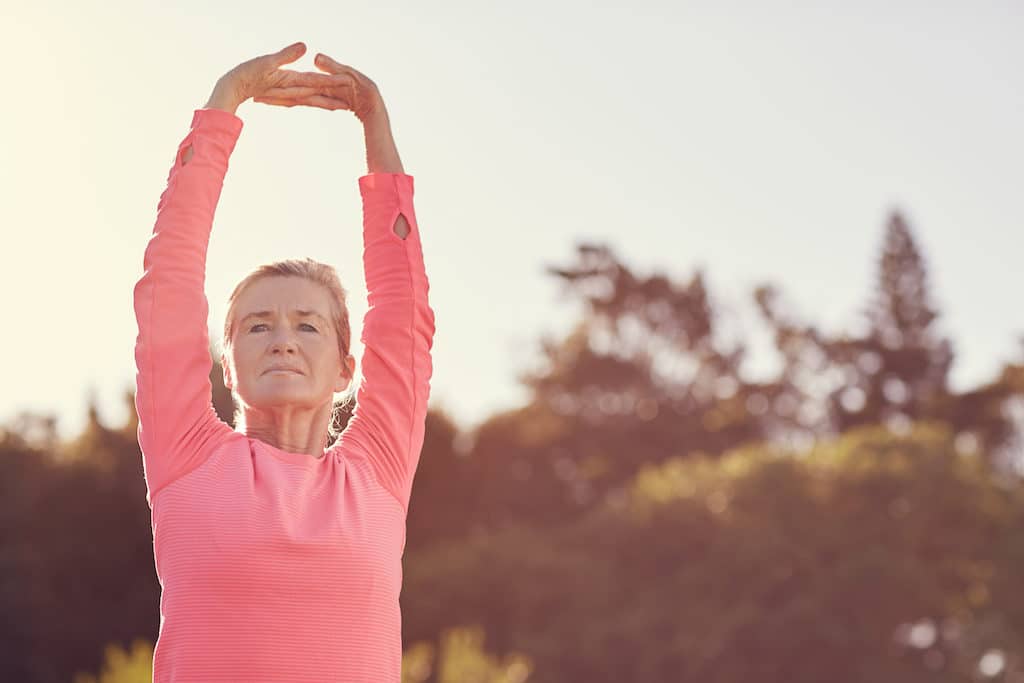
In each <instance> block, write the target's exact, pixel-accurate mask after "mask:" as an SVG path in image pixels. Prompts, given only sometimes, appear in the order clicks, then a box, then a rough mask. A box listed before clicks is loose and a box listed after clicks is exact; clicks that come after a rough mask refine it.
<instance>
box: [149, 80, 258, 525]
mask: <svg viewBox="0 0 1024 683" xmlns="http://www.w3.org/2000/svg"><path fill="white" fill-rule="evenodd" d="M212 103H213V98H211V104H212ZM242 125H243V124H242V120H241V119H240V118H238V117H237V116H235V115H234V114H233V113H231V112H230V111H227V110H224V109H219V108H215V107H209V106H208V108H204V109H197V110H195V111H194V113H193V117H192V126H191V129H190V130H189V132H188V134H187V135H186V136H185V138H184V139H183V140H182V141H181V143H180V144H179V145H178V149H177V153H176V154H175V158H174V163H173V165H172V166H171V170H170V173H169V174H168V176H167V187H166V189H165V190H164V192H163V194H161V195H160V200H159V202H158V204H157V218H156V224H155V226H154V227H153V235H152V237H151V238H150V240H149V243H148V245H147V246H146V252H145V256H144V258H143V269H144V274H143V276H142V278H141V279H139V280H138V282H137V283H136V285H135V289H134V307H135V317H136V322H137V323H138V329H139V332H138V337H137V338H136V343H135V363H136V369H137V373H136V393H135V406H136V409H137V411H138V415H139V427H138V439H139V446H140V448H141V449H142V456H143V469H144V475H145V480H146V488H147V495H146V500H147V502H149V504H150V506H152V499H153V496H155V495H156V493H157V492H158V491H159V490H160V489H161V488H163V487H164V486H166V485H167V484H168V483H170V482H171V481H173V480H175V479H176V478H177V477H179V476H182V475H184V474H186V473H187V472H190V471H191V470H193V469H195V468H196V467H197V466H199V465H200V464H201V463H202V462H203V461H204V460H205V458H206V456H208V455H209V454H210V453H211V451H212V449H213V448H214V447H215V446H216V445H217V444H218V443H220V442H221V440H222V439H223V438H224V437H225V436H226V435H228V434H230V433H231V431H232V430H231V427H230V426H228V425H227V424H225V423H224V422H223V421H222V420H221V419H220V418H219V417H218V416H217V413H216V411H215V410H214V408H213V404H212V385H211V383H210V370H211V368H212V367H213V360H212V358H211V356H210V346H209V333H208V330H207V314H208V311H209V306H208V304H207V300H206V295H205V293H204V283H205V269H206V253H207V246H208V244H209V238H210V230H211V227H212V225H213V217H214V211H215V209H216V207H217V202H218V200H219V199H220V193H221V189H222V187H223V182H224V176H225V174H226V172H227V167H228V157H229V156H230V155H231V152H232V151H233V149H234V147H235V143H236V142H237V140H238V136H239V134H240V133H241V130H242Z"/></svg>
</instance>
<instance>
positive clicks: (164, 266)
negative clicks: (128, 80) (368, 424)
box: [134, 43, 339, 505]
mask: <svg viewBox="0 0 1024 683" xmlns="http://www.w3.org/2000/svg"><path fill="white" fill-rule="evenodd" d="M305 49H306V47H305V45H303V44H302V43H295V44H293V45H291V46H289V47H286V48H284V49H283V50H280V51H279V52H275V53H270V54H266V55H261V56H259V57H255V58H253V59H250V60H248V61H245V62H243V63H241V64H239V65H238V66H236V67H234V68H233V69H231V70H230V71H228V72H227V73H226V74H224V75H223V76H221V77H220V78H219V79H218V80H217V84H216V86H215V87H214V89H213V92H212V93H211V95H210V99H209V101H208V102H207V103H206V106H205V107H204V108H202V109H197V110H195V112H194V114H193V118H192V127H191V129H190V130H189V132H188V134H187V135H186V136H185V138H184V139H183V140H182V141H181V143H180V144H179V145H178V149H177V153H176V154H175V157H174V163H173V164H172V166H171V170H170V173H169V174H168V176H167V188H166V189H165V190H164V192H163V194H161V195H160V201H159V203H158V205H157V219H156V225H155V226H154V228H153V236H152V237H151V238H150V240H149V244H148V245H147V247H146V253H145V256H144V259H143V269H144V274H143V276H142V278H141V279H140V280H139V281H138V282H137V283H136V285H135V290H134V306H135V316H136V321H137V323H138V327H139V333H138V337H137V339H136V344H135V362H136V368H137V374H136V393H135V405H136V409H137V410H138V414H139V428H138V439H139V445H140V447H141V448H142V455H143V467H144V471H145V478H146V487H147V496H146V499H147V501H148V502H149V503H150V505H152V499H153V496H155V495H156V493H157V492H158V491H159V490H160V489H161V488H163V487H164V486H166V485H167V484H168V483H170V482H171V481H173V480H174V479H176V478H177V477H179V476H182V475H184V474H186V473H188V472H190V471H191V470H193V469H194V468H195V467H197V466H198V465H200V464H201V463H202V462H203V461H204V460H205V459H206V457H207V456H208V455H209V454H210V453H211V452H212V450H213V449H214V448H215V447H216V445H217V444H218V443H220V441H221V439H223V438H224V437H225V436H228V435H230V434H231V432H232V431H233V430H232V429H231V427H229V426H228V425H227V424H225V423H224V422H223V421H222V420H221V419H220V418H219V417H218V416H217V414H216V411H215V410H214V408H213V404H212V388H213V387H212V385H211V383H210V370H211V368H212V367H213V360H212V358H211V356H210V348H209V333H208V330H207V326H206V320H207V314H208V311H209V306H208V304H207V300H206V295H205V293H204V284H205V269H206V251H207V246H208V244H209V238H210V229H211V227H212V225H213V217H214V211H215V210H216V207H217V202H218V201H219V199H220V194H221V189H222V187H223V183H224V176H225V174H226V173H227V168H228V158H229V157H230V156H231V153H232V151H233V150H234V147H235V144H236V142H237V141H238V137H239V135H240V133H241V130H242V119H240V118H239V117H238V116H236V115H235V110H236V109H237V108H238V106H239V105H240V104H242V103H243V102H244V101H245V100H247V99H249V98H250V97H255V96H259V95H261V94H263V93H264V92H266V91H267V90H269V89H271V88H275V87H286V88H299V89H300V90H302V91H306V90H317V89H322V88H329V87H331V86H332V85H336V84H337V83H338V81H339V79H337V78H333V77H331V76H328V75H327V74H318V73H302V72H296V71H289V70H287V69H281V68H279V67H280V66H282V65H284V64H287V63H289V62H293V61H295V60H296V59H298V58H299V57H300V56H301V55H302V53H303V52H304V51H305Z"/></svg>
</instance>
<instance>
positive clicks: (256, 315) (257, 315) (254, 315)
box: [242, 310, 327, 323]
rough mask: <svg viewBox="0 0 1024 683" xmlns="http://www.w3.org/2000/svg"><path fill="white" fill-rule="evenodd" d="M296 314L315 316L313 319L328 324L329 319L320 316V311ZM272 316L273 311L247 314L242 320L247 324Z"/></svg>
mask: <svg viewBox="0 0 1024 683" xmlns="http://www.w3.org/2000/svg"><path fill="white" fill-rule="evenodd" d="M295 312H296V313H297V314H298V315H300V316H313V317H316V318H319V319H320V320H321V321H323V322H324V323H326V322H327V318H325V317H323V316H322V315H320V313H319V312H318V311H305V310H298V311H295ZM272 315H274V312H273V311H256V312H254V313H249V314H247V315H246V316H244V317H243V318H242V322H243V323H244V322H245V321H246V320H248V319H249V318H269V317H271V316H272Z"/></svg>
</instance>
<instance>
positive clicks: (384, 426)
mask: <svg viewBox="0 0 1024 683" xmlns="http://www.w3.org/2000/svg"><path fill="white" fill-rule="evenodd" d="M315 63H316V65H317V67H319V68H320V69H322V70H324V71H327V72H328V73H329V74H330V75H331V77H332V78H335V79H337V80H336V81H332V82H330V83H329V84H327V85H326V86H321V87H314V88H309V87H280V88H271V89H268V90H266V91H265V92H263V93H262V94H261V95H260V96H259V97H255V98H253V99H254V101H256V102H261V103H266V104H274V105H281V106H285V107H292V106H296V105H310V106H315V107H321V108H324V109H328V110H337V109H345V110H348V111H351V112H352V113H353V114H355V116H356V118H357V119H359V121H360V122H361V123H362V124H363V135H364V139H365V141H366V167H367V174H366V175H364V176H361V177H360V178H359V193H360V195H361V196H362V200H363V268H364V271H365V275H366V291H367V303H368V304H369V308H368V310H367V312H366V317H365V318H364V319H363V331H362V336H361V337H360V340H361V341H362V342H363V345H364V352H363V357H362V368H363V372H362V374H363V379H362V381H361V383H360V385H359V387H358V389H357V392H356V407H355V410H354V411H353V413H352V417H351V419H350V420H349V422H348V425H347V426H346V427H345V431H344V432H342V435H341V438H340V439H339V443H340V444H343V447H344V448H346V449H351V450H352V451H354V452H356V453H357V454H358V455H360V456H362V457H364V458H366V460H368V461H369V463H370V466H371V467H372V469H373V472H374V475H375V476H376V478H377V481H378V482H379V483H380V485H381V487H382V488H384V489H385V490H387V491H388V492H389V493H391V495H392V496H393V497H394V498H395V499H396V500H397V501H398V503H399V505H401V506H402V510H403V512H407V511H408V506H409V498H410V494H411V492H412V481H413V477H414V476H415V473H416V469H417V466H418V464H419V458H420V451H421V449H422V447H423V441H424V438H423V437H424V430H425V421H426V414H427V399H428V398H429V396H430V378H431V375H432V374H433V365H432V361H431V355H430V350H431V347H432V345H433V338H434V311H433V310H432V309H431V308H430V303H429V300H428V292H429V289H430V283H429V281H428V280H427V274H426V269H425V268H424V265H423V248H422V245H421V243H420V231H419V225H418V223H417V221H416V211H415V209H414V207H413V177H412V176H411V175H408V174H407V173H405V169H404V168H403V167H402V160H401V158H399V156H398V149H397V148H396V146H395V140H394V136H393V135H392V132H391V122H390V120H389V119H388V113H387V108H386V107H385V106H384V100H383V98H382V97H381V95H380V91H379V90H378V89H377V86H376V84H375V83H374V82H373V81H372V80H371V79H369V78H368V77H366V76H365V75H364V74H362V73H360V72H359V71H358V70H356V69H354V68H352V67H351V66H348V65H345V64H339V63H338V62H335V61H334V60H333V59H331V58H330V57H327V56H326V55H323V54H318V55H317V56H316V59H315Z"/></svg>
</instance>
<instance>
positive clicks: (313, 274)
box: [222, 257, 356, 440]
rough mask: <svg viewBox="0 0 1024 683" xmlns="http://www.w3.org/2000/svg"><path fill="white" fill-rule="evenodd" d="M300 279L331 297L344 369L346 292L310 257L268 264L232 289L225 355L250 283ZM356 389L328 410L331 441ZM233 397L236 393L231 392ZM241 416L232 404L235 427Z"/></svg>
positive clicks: (348, 333)
mask: <svg viewBox="0 0 1024 683" xmlns="http://www.w3.org/2000/svg"><path fill="white" fill-rule="evenodd" d="M275 276H284V277H302V278H305V279H307V280H309V281H310V282H313V283H316V284H318V285H321V286H322V287H324V288H325V289H326V290H327V292H328V293H329V294H330V301H331V319H332V322H333V323H334V330H335V333H336V334H337V336H338V351H339V352H340V353H341V362H342V366H343V367H344V363H345V358H346V357H347V356H348V353H349V347H350V345H351V338H352V329H351V327H350V325H349V320H348V306H347V305H346V303H345V301H346V297H347V296H348V293H347V292H346V291H345V288H344V287H342V286H341V280H340V279H339V278H338V273H337V271H336V270H335V269H334V267H333V266H329V265H327V264H325V263H320V262H319V261H314V260H313V259H311V258H308V257H307V258H304V259H286V260H284V261H275V262H274V263H268V264H265V265H262V266H259V267H258V268H256V269H255V270H253V271H252V272H251V273H249V274H248V275H246V276H245V278H243V279H242V281H241V282H239V283H238V284H237V285H235V289H234V291H233V292H231V296H229V297H228V312H227V315H226V316H225V318H224V337H223V342H222V345H223V348H224V350H225V351H226V352H230V348H231V334H232V332H233V331H234V324H235V305H236V303H237V302H238V297H239V296H240V295H241V293H242V292H243V291H244V290H245V288H246V287H248V286H249V285H250V284H252V283H253V282H255V281H256V280H259V279H260V278H264V277H275ZM355 392H356V387H355V381H354V379H353V381H352V382H351V383H350V384H349V388H348V389H347V390H346V391H345V392H344V393H343V394H342V395H341V398H340V399H338V398H335V400H334V405H333V407H332V410H331V419H330V421H329V423H328V436H329V438H330V439H332V440H333V439H335V438H337V437H338V435H339V434H340V433H341V430H339V429H338V428H337V417H338V414H339V413H340V412H341V410H342V409H344V408H345V407H346V406H348V404H349V403H350V402H351V401H352V399H353V398H354V397H355ZM231 393H232V396H234V395H235V392H234V391H232V392H231ZM241 417H242V412H241V409H240V408H239V407H238V401H237V400H236V401H235V424H238V422H239V419H240V418H241Z"/></svg>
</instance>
